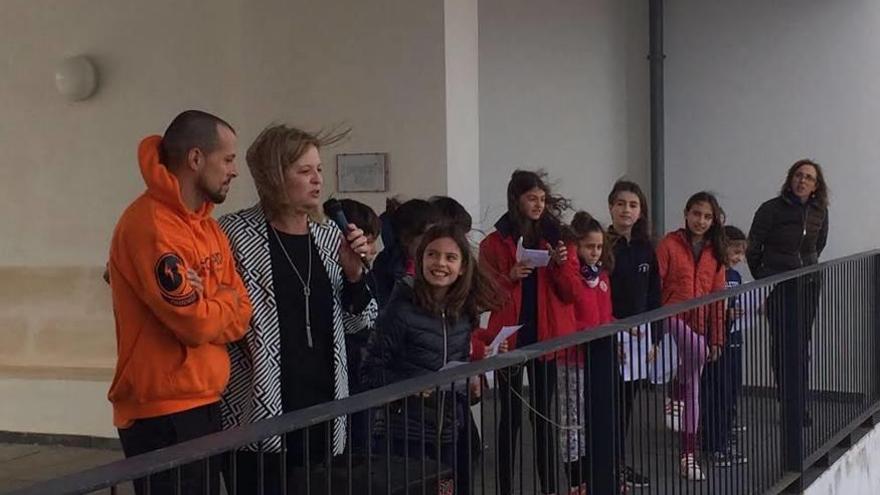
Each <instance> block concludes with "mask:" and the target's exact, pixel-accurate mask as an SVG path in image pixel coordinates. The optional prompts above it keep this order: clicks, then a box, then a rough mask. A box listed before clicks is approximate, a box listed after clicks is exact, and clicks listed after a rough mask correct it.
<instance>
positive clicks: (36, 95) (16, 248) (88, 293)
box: [0, 0, 446, 374]
mask: <svg viewBox="0 0 880 495" xmlns="http://www.w3.org/2000/svg"><path fill="white" fill-rule="evenodd" d="M208 5H210V7H211V9H210V10H208V9H206V6H208ZM3 10H4V15H3V16H0V73H2V74H3V77H2V78H0V108H2V109H3V118H2V119H0V156H2V158H0V179H2V180H3V184H4V194H2V195H0V211H3V212H5V214H4V215H0V231H3V232H5V233H6V234H5V235H4V236H3V237H2V241H0V294H2V295H3V297H0V330H2V331H3V332H4V335H5V336H7V339H6V341H5V342H6V343H5V344H4V346H3V348H2V349H0V367H2V366H51V367H64V368H66V367H97V368H108V367H112V366H113V364H114V362H115V340H114V332H113V320H112V312H111V309H110V302H109V291H108V290H107V288H106V287H105V286H104V284H103V282H101V281H100V278H99V276H100V267H101V266H102V265H103V262H104V260H105V259H106V257H107V249H108V244H109V239H110V236H111V235H112V229H113V226H114V224H115V222H116V219H117V217H118V216H119V214H120V213H121V212H122V210H123V209H124V207H125V206H126V205H127V204H128V203H129V202H130V201H131V200H133V199H134V198H135V197H136V196H137V195H138V194H140V193H141V192H142V190H143V182H142V180H141V178H140V174H139V172H138V169H137V165H136V159H135V158H136V157H135V151H136V146H137V143H138V141H139V140H140V139H141V138H142V137H143V136H144V135H146V134H150V133H161V132H162V131H163V130H164V128H165V126H167V124H168V122H169V120H170V119H171V118H172V117H173V116H174V115H175V114H176V113H178V112H179V111H181V110H183V109H186V108H201V109H205V110H208V111H211V112H214V113H217V114H218V115H220V116H222V117H224V118H226V119H228V120H229V121H230V122H231V123H232V124H233V125H234V126H235V127H236V128H237V130H238V132H239V153H240V155H241V159H240V160H239V168H240V170H241V177H240V178H239V179H238V181H237V182H236V183H235V184H234V186H233V191H232V194H231V195H230V197H229V199H228V200H227V202H226V204H224V205H222V206H221V207H220V208H219V209H218V210H217V211H218V214H222V213H223V212H226V211H231V210H233V209H237V208H241V207H244V206H248V205H250V204H251V203H253V202H254V201H255V199H256V194H255V193H254V191H253V185H252V182H251V179H250V176H249V173H248V172H247V167H246V163H245V160H244V153H245V150H246V149H247V145H248V144H249V143H250V141H251V140H252V139H253V138H254V137H255V136H256V134H257V133H258V132H259V131H260V130H261V129H262V128H263V127H264V126H265V125H267V124H268V123H270V122H286V123H290V124H292V125H298V126H303V127H306V128H309V129H318V128H321V127H324V126H331V125H334V124H339V125H344V126H349V127H351V128H352V129H353V132H352V137H351V139H350V140H349V141H348V142H346V143H344V144H343V145H341V146H339V147H338V148H334V149H330V150H325V152H324V154H323V158H324V161H325V164H326V167H325V179H326V187H325V188H326V190H327V191H328V193H329V192H332V191H334V190H335V182H336V181H335V159H334V155H335V153H337V152H356V151H381V152H388V153H389V163H390V167H391V174H390V186H391V188H392V189H393V192H403V193H405V194H406V195H409V196H423V195H430V194H438V193H444V192H445V190H446V189H445V188H446V168H445V158H446V141H445V129H446V128H445V125H446V123H445V112H446V107H445V94H444V93H445V73H444V30H443V29H444V27H443V26H444V24H443V23H444V21H443V3H442V2H408V1H405V0H377V1H371V2H355V1H347V0H346V1H333V2H323V1H319V0H301V1H298V2H289V1H280V0H261V1H259V2H253V1H248V2H245V1H244V0H220V1H216V2H211V3H210V4H209V3H205V2H196V1H183V2H181V1H172V0H160V1H156V2H149V3H142V2H138V3H137V4H132V3H122V2H116V1H111V0H70V1H65V2H55V1H51V0H36V1H29V0H28V1H18V0H10V1H5V2H4V3H3ZM84 12H88V15H84V14H83V13H84ZM76 54H88V55H91V56H92V57H93V58H94V60H95V61H96V64H97V66H98V68H99V71H100V81H101V82H100V89H99V91H98V92H97V93H96V95H95V96H94V97H93V98H92V99H90V100H87V101H84V102H79V103H69V102H66V101H65V100H64V99H62V98H61V97H60V95H58V94H57V93H56V92H55V89H54V86H53V74H54V66H55V64H56V63H57V62H58V61H59V60H61V59H62V58H64V57H65V56H69V55H76ZM355 197H357V198H358V199H361V200H365V201H367V202H368V203H370V204H371V205H372V206H374V207H376V208H379V207H383V206H384V197H385V194H359V195H355ZM0 374H2V373H0Z"/></svg>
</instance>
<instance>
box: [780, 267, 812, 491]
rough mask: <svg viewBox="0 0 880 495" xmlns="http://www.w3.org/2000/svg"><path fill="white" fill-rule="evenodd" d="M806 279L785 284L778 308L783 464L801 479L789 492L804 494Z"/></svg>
mask: <svg viewBox="0 0 880 495" xmlns="http://www.w3.org/2000/svg"><path fill="white" fill-rule="evenodd" d="M806 278H807V277H806V276H801V277H798V278H796V279H793V280H788V281H786V282H782V285H783V287H780V289H781V290H783V291H784V292H783V297H782V298H780V299H781V302H782V306H783V307H781V308H779V310H780V311H779V317H781V318H782V324H781V325H780V327H781V329H782V337H781V339H780V341H781V343H782V345H781V346H780V349H778V350H777V352H779V353H780V355H779V356H778V359H781V361H780V364H781V366H780V370H781V373H780V374H781V375H782V376H781V380H780V383H779V387H780V389H781V390H780V393H781V399H782V400H781V422H782V465H783V468H784V469H785V470H786V471H788V472H791V473H797V474H798V475H799V476H798V478H797V480H796V481H794V482H793V483H792V484H791V485H789V487H788V489H787V490H786V491H787V492H789V493H801V492H802V491H803V488H804V484H803V474H804V459H805V457H806V452H805V449H804V411H805V409H806V390H807V382H806V380H807V376H806V373H805V371H806V369H807V367H806V365H805V360H806V359H807V356H806V352H805V347H806V333H805V331H804V324H805V322H806V319H805V318H804V314H805V309H806V308H805V304H806V303H807V302H808V301H806V300H805V297H804V295H805V294H806V287H805V285H806V283H807V280H806Z"/></svg>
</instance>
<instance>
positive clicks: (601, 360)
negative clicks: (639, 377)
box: [584, 335, 621, 493]
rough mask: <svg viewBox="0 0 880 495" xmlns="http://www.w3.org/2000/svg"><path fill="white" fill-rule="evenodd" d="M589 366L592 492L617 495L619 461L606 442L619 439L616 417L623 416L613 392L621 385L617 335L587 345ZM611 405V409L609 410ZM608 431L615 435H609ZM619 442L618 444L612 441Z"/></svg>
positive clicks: (588, 393)
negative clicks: (616, 386)
mask: <svg viewBox="0 0 880 495" xmlns="http://www.w3.org/2000/svg"><path fill="white" fill-rule="evenodd" d="M586 347H587V364H586V368H585V369H586V376H585V377H584V380H585V381H584V384H585V385H586V388H585V392H586V394H587V397H588V399H587V402H588V404H587V425H588V428H587V433H588V435H587V436H588V437H589V438H588V439H587V452H590V453H592V455H589V456H588V460H587V462H588V463H589V471H588V472H589V473H591V480H590V484H591V485H592V486H591V487H588V491H589V493H617V492H618V490H619V480H618V479H617V477H618V473H619V469H618V467H619V466H618V459H617V457H618V456H617V449H618V448H619V447H613V446H610V445H608V443H607V439H609V438H611V439H614V438H617V436H616V432H617V428H618V421H617V416H618V414H621V412H620V411H619V410H618V409H619V407H618V406H617V395H616V394H615V392H614V387H615V384H616V383H617V382H618V376H617V375H618V373H619V371H618V364H617V336H616V335H611V336H609V337H605V338H602V339H598V340H594V341H592V342H589V343H587V344H586ZM609 404H610V405H611V407H609ZM607 432H612V434H611V435H608V434H607ZM613 443H616V442H613Z"/></svg>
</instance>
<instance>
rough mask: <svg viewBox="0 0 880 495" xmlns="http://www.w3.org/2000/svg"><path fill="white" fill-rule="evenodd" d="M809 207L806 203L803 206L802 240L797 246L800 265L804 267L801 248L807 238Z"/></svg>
mask: <svg viewBox="0 0 880 495" xmlns="http://www.w3.org/2000/svg"><path fill="white" fill-rule="evenodd" d="M807 208H809V205H808V204H806V203H804V204H803V205H802V206H801V220H802V222H803V224H802V226H803V229H801V240H800V242H798V248H797V255H798V265H800V266H801V267H802V268H803V266H804V255H803V253H802V252H801V250H802V249H803V248H804V239H806V238H807Z"/></svg>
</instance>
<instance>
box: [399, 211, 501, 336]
mask: <svg viewBox="0 0 880 495" xmlns="http://www.w3.org/2000/svg"><path fill="white" fill-rule="evenodd" d="M444 237H449V238H450V239H452V240H453V241H455V244H456V245H458V249H460V250H461V274H460V275H459V277H458V279H457V280H456V281H455V282H454V283H453V284H452V286H451V287H449V290H448V291H447V292H446V296H445V297H444V299H443V300H442V301H440V300H437V298H436V295H435V291H434V290H433V288H432V287H431V286H430V284H428V281H427V280H425V273H424V256H425V250H426V249H427V247H428V244H430V243H432V242H434V241H436V240H437V239H442V238H444ZM415 262H416V274H415V280H414V282H413V293H414V298H415V302H416V304H417V305H419V306H421V307H422V308H424V309H426V310H428V311H430V312H431V313H433V314H436V315H439V314H440V313H441V312H443V311H446V314H447V315H450V316H452V317H454V318H458V317H460V316H464V317H466V318H468V319H469V320H471V321H472V322H476V320H477V318H478V317H479V315H480V313H483V312H484V311H491V310H495V309H498V308H499V307H501V305H502V304H503V303H504V302H505V301H504V296H503V295H502V293H501V291H500V290H499V289H498V286H497V284H496V282H495V281H494V279H493V278H492V277H490V276H489V275H488V274H487V273H486V271H485V269H484V268H483V267H482V265H481V264H480V263H478V262H477V257H476V256H474V253H473V251H471V247H470V243H469V242H468V240H467V236H466V233H465V232H464V231H463V230H462V229H460V228H458V227H457V226H456V225H454V224H438V225H434V226H433V227H431V228H429V229H428V230H427V231H426V232H425V234H424V236H422V242H421V243H420V244H419V248H418V251H417V254H416V259H415Z"/></svg>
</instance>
